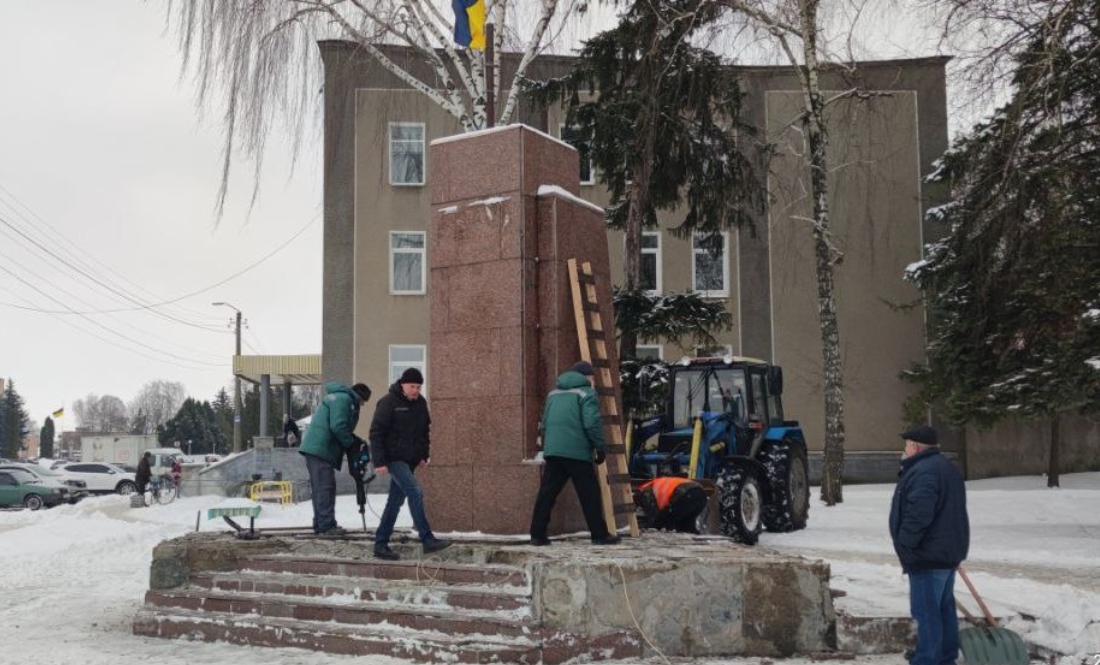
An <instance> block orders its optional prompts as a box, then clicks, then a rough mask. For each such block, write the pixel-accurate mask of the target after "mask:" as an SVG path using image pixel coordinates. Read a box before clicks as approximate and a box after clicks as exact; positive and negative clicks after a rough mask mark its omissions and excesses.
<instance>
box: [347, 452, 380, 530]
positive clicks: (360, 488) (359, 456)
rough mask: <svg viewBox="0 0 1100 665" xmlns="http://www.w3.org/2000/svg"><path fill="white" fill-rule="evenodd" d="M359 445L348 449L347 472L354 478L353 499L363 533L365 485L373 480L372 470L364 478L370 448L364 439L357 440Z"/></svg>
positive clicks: (365, 526)
mask: <svg viewBox="0 0 1100 665" xmlns="http://www.w3.org/2000/svg"><path fill="white" fill-rule="evenodd" d="M358 443H359V445H357V446H356V447H355V448H351V449H349V450H348V453H347V455H348V473H350V474H351V477H352V479H353V480H355V501H356V503H358V504H359V519H360V520H361V521H362V522H363V533H367V515H366V513H365V512H364V510H365V509H366V507H367V485H368V484H370V481H372V480H374V470H373V469H372V470H371V474H370V478H366V479H364V476H365V475H366V473H367V467H368V466H369V465H370V449H369V447H368V446H367V443H366V441H363V440H361V439H360V440H359V441H358Z"/></svg>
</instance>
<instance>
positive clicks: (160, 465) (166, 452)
mask: <svg viewBox="0 0 1100 665" xmlns="http://www.w3.org/2000/svg"><path fill="white" fill-rule="evenodd" d="M145 452H147V453H149V454H150V455H152V456H153V460H152V461H151V462H150V463H149V470H150V472H151V473H152V476H153V477H154V478H157V477H159V476H163V475H164V474H166V473H172V459H173V458H176V457H178V458H180V463H181V464H182V463H183V461H182V460H183V453H182V452H180V449H179V448H150V449H149V450H146V451H145Z"/></svg>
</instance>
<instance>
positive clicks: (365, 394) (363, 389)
mask: <svg viewBox="0 0 1100 665" xmlns="http://www.w3.org/2000/svg"><path fill="white" fill-rule="evenodd" d="M351 390H352V392H354V393H355V394H356V395H358V396H359V399H361V400H362V401H364V402H366V401H368V400H370V395H371V392H370V387H369V386H367V384H365V383H357V384H355V385H354V386H352V387H351Z"/></svg>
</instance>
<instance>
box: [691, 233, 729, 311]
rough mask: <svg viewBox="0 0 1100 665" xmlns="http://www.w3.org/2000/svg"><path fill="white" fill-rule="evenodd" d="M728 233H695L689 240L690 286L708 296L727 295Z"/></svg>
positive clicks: (719, 296) (721, 296) (723, 296)
mask: <svg viewBox="0 0 1100 665" xmlns="http://www.w3.org/2000/svg"><path fill="white" fill-rule="evenodd" d="M729 282H730V269H729V234H727V233H726V232H724V231H723V232H722V233H715V234H713V235H705V234H696V235H694V236H692V240H691V288H692V289H693V290H695V291H698V292H699V293H700V295H703V296H705V297H709V298H725V297H727V296H729V294H730V291H729Z"/></svg>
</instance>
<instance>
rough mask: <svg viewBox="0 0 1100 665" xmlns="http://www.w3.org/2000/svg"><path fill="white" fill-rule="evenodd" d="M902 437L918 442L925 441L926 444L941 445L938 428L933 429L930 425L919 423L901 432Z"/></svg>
mask: <svg viewBox="0 0 1100 665" xmlns="http://www.w3.org/2000/svg"><path fill="white" fill-rule="evenodd" d="M900 436H901V438H903V439H905V440H906V441H916V442H917V443H923V444H924V445H926V446H938V445H940V437H939V435H938V434H936V430H934V429H932V428H931V427H929V426H928V425H917V426H916V427H910V428H909V429H907V430H905V431H904V432H902V433H901V434H900Z"/></svg>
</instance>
